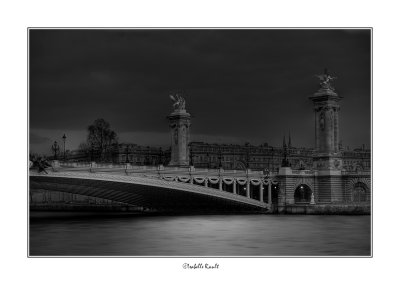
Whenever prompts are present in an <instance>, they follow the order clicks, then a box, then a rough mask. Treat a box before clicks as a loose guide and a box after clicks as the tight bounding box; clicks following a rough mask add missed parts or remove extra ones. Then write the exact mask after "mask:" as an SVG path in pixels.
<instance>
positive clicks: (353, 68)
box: [30, 30, 371, 146]
mask: <svg viewBox="0 0 400 285" xmlns="http://www.w3.org/2000/svg"><path fill="white" fill-rule="evenodd" d="M370 52H371V50H370V31H369V30H30V125H31V127H32V128H39V129H59V130H63V129H76V130H84V129H85V128H86V127H87V125H88V124H90V123H91V122H92V121H93V120H94V119H96V118H99V117H103V118H105V119H106V120H108V121H110V123H111V124H112V126H114V128H115V129H116V130H117V131H118V132H142V133H145V132H159V133H164V132H165V131H166V129H167V128H168V126H167V124H166V121H165V117H166V115H168V113H169V112H170V111H171V102H170V101H169V98H168V94H169V93H171V92H174V91H177V90H179V91H183V92H184V94H185V96H186V99H187V107H188V110H189V112H191V113H192V114H193V115H194V116H195V118H194V120H193V132H194V133H197V134H203V135H206V136H213V135H214V136H226V137H243V138H246V139H247V140H248V141H252V140H259V139H260V138H264V139H265V141H269V142H271V143H274V142H276V143H278V142H280V141H281V137H282V135H283V133H285V132H286V133H287V132H288V131H289V130H290V131H291V133H292V136H293V137H294V138H295V139H294V141H295V142H296V141H297V143H298V144H299V145H306V146H312V144H313V121H312V120H313V114H312V106H311V103H310V102H309V100H308V96H310V95H311V94H312V93H313V92H315V91H316V89H317V84H318V83H317V80H316V79H315V77H314V75H315V74H316V73H321V72H322V71H323V68H324V67H328V68H329V69H330V70H331V72H332V73H334V74H335V75H336V76H338V77H339V80H338V81H337V89H338V91H339V92H340V94H341V95H342V96H343V97H344V100H343V102H342V111H341V136H342V138H343V140H344V143H345V144H349V145H360V144H361V143H366V144H368V142H369V136H370V132H369V130H370V93H371V90H370Z"/></svg>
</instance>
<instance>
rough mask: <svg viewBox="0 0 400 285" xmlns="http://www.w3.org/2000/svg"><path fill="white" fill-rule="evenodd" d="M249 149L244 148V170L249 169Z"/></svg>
mask: <svg viewBox="0 0 400 285" xmlns="http://www.w3.org/2000/svg"><path fill="white" fill-rule="evenodd" d="M249 160H250V159H249V147H248V146H247V147H246V168H247V169H249Z"/></svg>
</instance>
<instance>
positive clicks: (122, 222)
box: [30, 215, 370, 256]
mask: <svg viewBox="0 0 400 285" xmlns="http://www.w3.org/2000/svg"><path fill="white" fill-rule="evenodd" d="M30 255H32V256H36V255H46V256H48V255H51V256H99V255H100V256H287V255H290V256H302V255H308V256H327V255H329V256H342V255H347V256H348V255H352V256H353V255H357V256H358V255H364V256H368V255H370V216H284V215H282V216H281V215H279V216H278V215H277V216H273V215H228V216H227V215H212V216H211V215H210V216H156V217H155V216H144V217H143V216H129V217H116V216H113V217H90V218H82V217H67V218H57V219H45V218H41V219H32V220H31V222H30Z"/></svg>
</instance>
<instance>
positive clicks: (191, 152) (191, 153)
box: [189, 147, 193, 166]
mask: <svg viewBox="0 0 400 285" xmlns="http://www.w3.org/2000/svg"><path fill="white" fill-rule="evenodd" d="M192 150H193V149H192V147H190V154H189V166H193V151H192Z"/></svg>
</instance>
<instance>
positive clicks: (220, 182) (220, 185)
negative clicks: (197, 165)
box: [219, 177, 222, 191]
mask: <svg viewBox="0 0 400 285" xmlns="http://www.w3.org/2000/svg"><path fill="white" fill-rule="evenodd" d="M219 190H221V191H222V177H219Z"/></svg>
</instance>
